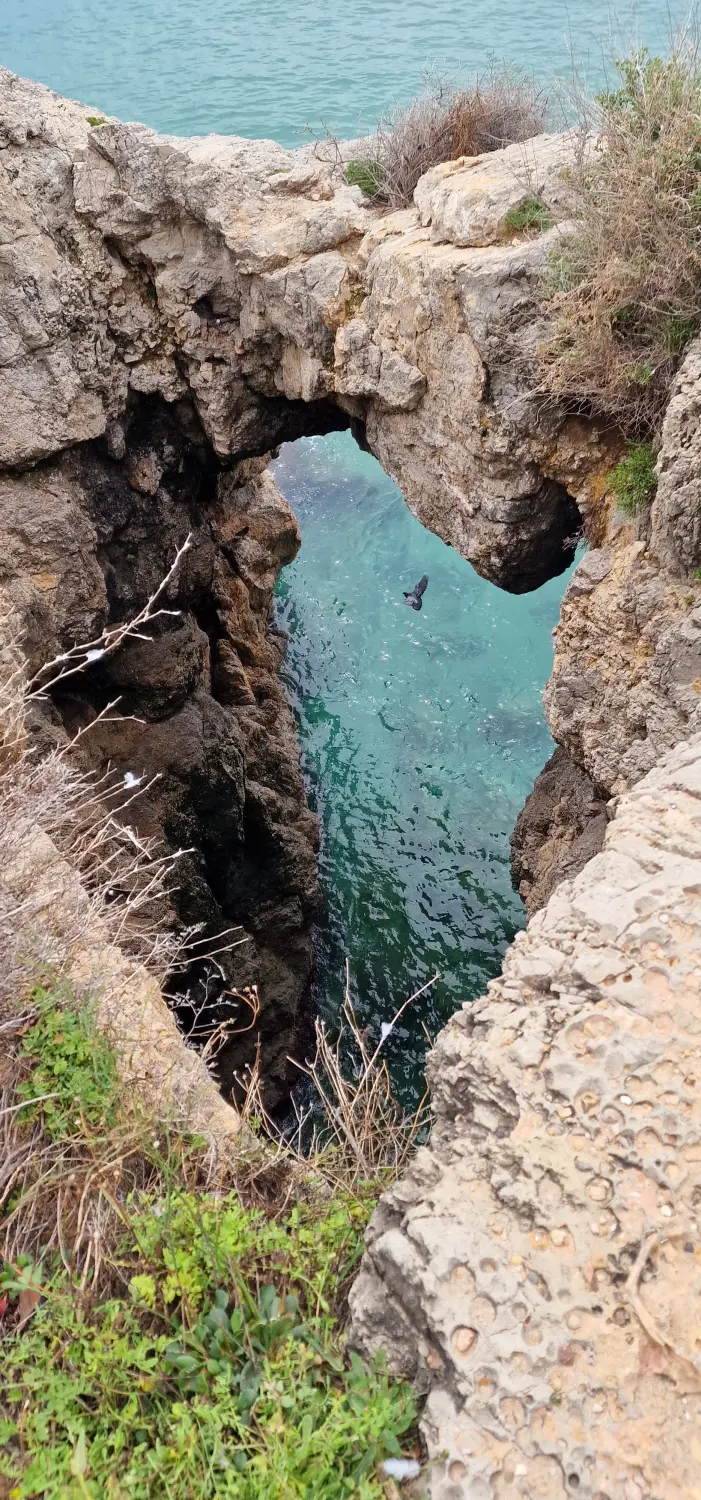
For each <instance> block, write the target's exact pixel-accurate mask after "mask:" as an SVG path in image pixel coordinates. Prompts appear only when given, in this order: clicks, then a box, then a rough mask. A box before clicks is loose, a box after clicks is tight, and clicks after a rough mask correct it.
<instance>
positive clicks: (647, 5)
mask: <svg viewBox="0 0 701 1500" xmlns="http://www.w3.org/2000/svg"><path fill="white" fill-rule="evenodd" d="M685 9H686V8H685V7H684V8H683V7H682V6H680V5H677V4H673V5H672V6H671V11H670V9H669V8H668V7H667V5H666V4H665V3H662V0H641V3H640V4H639V5H638V6H637V8H636V10H635V11H633V10H632V8H630V7H627V6H623V7H618V8H617V12H616V19H615V20H614V19H612V17H613V11H612V9H611V8H610V6H609V5H608V4H607V3H606V0H571V3H570V4H569V5H567V6H565V5H562V4H561V3H560V0H533V3H531V4H530V5H529V6H527V7H524V6H523V5H522V4H521V3H519V0H498V3H495V0H472V3H471V4H468V5H458V4H456V3H455V0H431V3H430V4H429V3H427V0H335V3H333V4H330V3H326V4H322V3H319V0H295V3H294V4H292V3H290V0H256V3H255V4H253V3H251V0H248V3H246V0H168V3H167V4H166V3H165V0H113V3H112V4H110V5H105V4H104V3H103V0H100V3H98V0H0V62H1V63H3V64H4V65H5V66H7V67H10V68H13V69H15V70H16V71H17V72H20V73H24V74H26V75H28V76H30V77H33V78H36V79H39V80H41V81H42V82H44V83H48V84H50V85H51V87H53V88H55V89H58V90H59V91H60V92H61V93H65V94H68V95H70V96H73V97H77V98H81V99H83V100H84V101H85V102H86V103H88V104H90V105H92V106H93V107H94V108H97V109H101V110H105V111H108V112H110V113H114V114H116V115H119V116H121V117H122V118H123V119H139V120H143V121H145V122H146V123H147V124H150V125H153V126H154V127H156V128H157V129H160V130H165V131H172V132H178V133H181V134H195V133H205V132H207V131H222V132H231V133H234V134H239V135H248V136H272V137H274V138H276V139H278V140H280V141H282V142H283V143H284V144H286V145H296V144H299V143H301V142H303V141H304V140H306V139H309V138H310V132H312V133H313V132H315V131H320V130H323V128H324V127H325V126H327V127H329V128H331V129H333V130H334V131H336V132H337V133H339V134H344V135H354V134H357V133H359V132H362V131H364V130H366V129H367V128H368V127H370V126H372V124H373V122H374V120H375V119H376V117H377V115H378V113H379V112H380V111H381V110H382V109H383V108H384V107H386V106H387V104H388V103H389V104H391V103H392V102H395V101H404V100H406V99H408V98H409V97H410V96H411V95H412V94H413V93H414V92H415V91H416V89H417V87H419V86H420V83H421V78H422V74H424V73H425V71H426V69H427V68H429V67H432V66H433V67H434V68H439V69H441V68H443V69H445V68H447V69H449V70H450V71H451V73H452V74H453V75H456V74H459V73H460V70H463V72H464V73H469V72H471V71H472V70H474V69H475V68H481V67H483V66H484V65H485V63H486V62H487V60H488V58H489V56H490V54H495V55H497V56H498V57H500V58H506V59H508V60H510V61H512V62H516V63H520V64H522V65H524V66H526V67H527V68H530V69H532V70H534V71H535V72H536V74H537V75H538V76H539V77H540V78H541V79H542V80H543V81H544V82H545V83H546V84H547V83H549V81H550V80H551V79H552V76H553V74H556V75H560V76H564V75H566V74H567V72H568V54H569V51H570V49H571V50H572V51H573V52H574V55H575V57H576V60H577V63H578V65H579V68H580V70H582V71H583V73H584V74H585V76H586V77H587V79H588V80H589V83H590V85H591V86H592V87H595V86H597V85H600V84H601V81H602V75H603V64H602V56H603V54H604V53H606V52H607V51H609V50H610V47H611V43H612V45H613V50H614V51H615V50H616V49H617V48H618V50H619V51H620V49H621V39H622V38H623V39H624V41H627V40H629V39H630V37H631V35H632V34H633V33H634V32H635V33H636V34H637V36H638V38H639V39H640V40H641V41H644V42H646V43H648V44H649V45H650V46H651V47H653V48H655V47H657V48H659V47H660V46H664V43H665V40H666V38H667V37H668V35H669V30H670V24H671V23H670V15H671V17H672V18H674V17H675V16H678V15H680V14H682V13H683V10H685ZM307 127H310V130H307ZM276 472H277V478H278V483H279V484H280V485H281V487H282V489H283V490H284V491H285V493H286V494H287V495H288V498H289V499H290V501H291V503H292V505H293V507H294V510H295V512H296V514H297V516H298V518H299V521H300V524H301V527H302V534H303V547H302V551H301V553H300V555H299V557H298V559H297V561H296V562H295V563H294V564H293V565H292V566H291V567H290V568H289V569H287V570H286V572H285V574H284V575H283V578H282V579H281V581H280V586H279V612H280V617H281V621H282V623H284V624H285V625H286V627H287V629H288V630H289V632H290V650H289V654H288V659H287V665H286V669H285V672H286V680H287V683H288V686H289V690H290V693H291V695H292V698H293V701H294V703H295V707H296V710H297V713H298V716H299V723H300V733H301V739H302V745H303V752H304V758H305V765H306V768H307V772H308V776H309V782H310V790H311V795H312V798H313V800H314V802H315V803H316V805H317V806H318V808H319V810H320V812H321V813H322V816H323V825H324V842H323V850H322V859H321V873H322V879H323V884H324V889H325V895H326V907H327V916H326V920H325V922H324V924H323V926H322V929H321V931H320V934H319V970H318V998H319V1004H320V1006H321V1007H322V1009H323V1010H324V1011H325V1012H326V1013H327V1014H329V1015H331V1016H333V1015H334V1014H335V1013H336V1011H337V1007H338V1003H339V999H340V996H341V993H342V984H343V972H344V963H345V958H346V956H348V958H349V960H350V963H351V967H352V973H353V982H354V991H355V995H356V998H357V1002H358V1006H359V1010H360V1013H361V1015H362V1018H363V1020H364V1021H368V1022H372V1023H373V1024H374V1027H375V1028H376V1032H375V1034H376V1035H377V1028H379V1025H380V1023H381V1021H382V1020H387V1019H389V1018H390V1017H391V1015H392V1014H393V1012H394V1009H395V1007H396V1006H397V1005H398V1004H399V1003H400V1002H401V1001H402V1000H403V999H404V998H405V997H406V996H407V995H408V994H410V993H411V992H412V991H413V990H414V989H416V988H418V987H419V986H420V985H422V984H424V983H425V982H426V980H427V979H429V978H430V977H431V976H432V974H434V973H435V972H436V971H439V972H440V974H441V978H440V981H439V982H438V983H437V984H436V985H435V987H434V988H433V989H432V990H431V991H430V992H428V994H427V995H425V996H424V997H422V999H421V1001H420V1002H419V1003H418V1004H417V1006H416V1007H415V1010H414V1011H413V1012H408V1013H407V1016H406V1019H405V1021H404V1020H403V1022H402V1023H401V1025H400V1027H399V1028H398V1029H397V1032H396V1033H395V1034H394V1035H393V1036H391V1037H390V1038H389V1040H388V1042H387V1050H388V1054H389V1056H390V1059H391V1062H392V1067H393V1072H394V1075H395V1078H396V1080H397V1082H398V1083H399V1085H400V1088H401V1090H402V1092H403V1093H404V1095H405V1097H407V1098H408V1097H411V1096H412V1095H415V1093H416V1091H417V1090H418V1089H419V1088H420V1086H421V1071H422V1061H423V1053H424V1048H425V1035H424V1030H423V1027H424V1026H426V1027H427V1029H428V1031H429V1032H430V1033H435V1031H436V1030H437V1029H438V1027H439V1025H440V1024H441V1023H442V1021H444V1020H445V1018H446V1017H447V1016H448V1015H449V1014H450V1012H451V1011H452V1010H453V1009H454V1008H455V1007H456V1005H457V1004H459V1002H460V1001H461V1000H465V999H469V998H472V997H474V996H476V995H478V994H479V993H480V992H481V991H482V989H483V987H484V984H485V982H486V980H487V979H488V978H489V977H490V975H492V974H493V973H494V972H495V971H496V970H497V968H498V965H499V959H500V956H501V953H502V952H503V950H504V948H505V946H506V944H507V943H508V942H509V940H510V939H511V937H512V935H513V933H514V930H515V929H516V927H517V926H519V925H520V924H521V923H522V921H523V913H522V909H521V905H520V902H519V901H518V899H517V898H516V897H515V895H514V893H513V892H512V890H511V887H510V882H509V873H508V835H509V832H510V830H511V828H512V826H513V823H514V820H515V818H516V815H517V812H518V810H519V808H520V806H521V804H522V802H523V800H524V797H525V796H526V794H527V792H528V790H529V788H530V786H531V783H532V781H533V778H534V776H535V775H536V773H537V772H538V771H539V770H540V768H541V766H542V764H543V762H544V760H545V759H546V757H547V756H548V754H549V753H550V749H551V745H550V740H549V736H548V733H547V729H546V726H545V724H544V721H543V714H542V704H541V696H542V689H543V685H544V683H545V681H546V679H547V677H548V674H549V671H550V665H551V658H552V644H551V630H552V627H553V625H554V623H555V621H556V619H557V613H558V607H559V600H560V596H561V593H562V588H563V585H564V581H565V580H563V579H559V580H555V581H553V582H552V583H550V584H548V585H547V586H546V587H545V588H544V589H541V590H540V591H539V592H538V593H537V594H534V595H530V596H526V597H521V598H513V597H511V596H509V595H506V594H503V593H500V592H499V591H498V590H497V589H495V588H493V587H492V586H491V585H489V584H487V583H485V582H483V581H482V580H481V579H480V578H478V577H477V576H476V574H475V573H473V571H472V569H471V568H470V567H469V565H468V564H467V563H466V562H465V561H464V560H463V559H462V558H460V557H458V556H457V555H456V554H455V553H454V552H452V551H451V550H450V549H449V548H447V547H445V546H444V545H443V544H442V543H441V542H440V541H438V539H437V538H436V537H434V536H431V535H430V534H428V533H427V532H425V531H423V530H422V528H421V527H420V525H419V524H418V522H417V521H415V520H414V518H413V517H412V516H411V515H410V513H409V511H408V510H407V508H406V506H405V505H404V504H403V501H402V499H401V496H400V494H399V492H398V491H397V489H396V487H395V486H394V485H393V484H392V482H391V481H390V480H389V479H387V478H386V477H385V476H384V475H383V474H382V472H381V470H380V469H379V467H378V465H377V464H376V463H375V462H374V460H372V459H371V458H369V457H368V456H367V455H366V454H363V453H361V452H360V451H359V449H357V448H356V446H355V444H354V443H353V441H352V439H351V438H350V436H348V435H347V434H343V435H341V436H339V435H334V436H332V437H329V438H325V439H312V440H308V441H304V442H301V443H298V444H296V445H295V446H294V447H293V448H288V449H285V450H283V453H282V455H281V457H280V459H279V460H278V463H277V465H276ZM424 572H425V573H428V575H429V579H430V583H429V588H428V592H427V594H426V597H425V601H424V609H423V610H422V612H421V613H420V614H415V613H414V612H413V611H411V610H409V609H407V608H406V607H405V605H404V603H403V600H402V589H403V588H410V587H411V586H412V585H413V584H414V583H415V582H416V580H417V579H418V578H419V577H420V575H421V574H422V573H424Z"/></svg>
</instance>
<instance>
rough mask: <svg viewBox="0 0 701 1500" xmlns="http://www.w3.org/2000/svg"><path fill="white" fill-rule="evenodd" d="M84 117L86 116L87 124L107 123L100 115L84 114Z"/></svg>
mask: <svg viewBox="0 0 701 1500" xmlns="http://www.w3.org/2000/svg"><path fill="white" fill-rule="evenodd" d="M85 118H86V120H87V122H88V125H106V124H107V121H106V120H103V118H102V115H86V116H85Z"/></svg>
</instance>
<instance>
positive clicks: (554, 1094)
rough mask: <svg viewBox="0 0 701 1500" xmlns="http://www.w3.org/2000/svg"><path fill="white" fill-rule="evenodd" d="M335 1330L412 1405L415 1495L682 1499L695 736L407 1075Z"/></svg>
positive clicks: (699, 839) (692, 1465)
mask: <svg viewBox="0 0 701 1500" xmlns="http://www.w3.org/2000/svg"><path fill="white" fill-rule="evenodd" d="M429 1075H430V1081H431V1087H432V1090H433V1102H434V1109H435V1123H434V1126H433V1130H432V1135H431V1139H430V1143H429V1145H428V1146H427V1147H426V1148H424V1149H423V1150H421V1151H420V1152H419V1154H418V1156H417V1158H416V1161H415V1163H414V1165H413V1167H412V1169H411V1171H410V1172H409V1173H408V1174H407V1176H406V1178H405V1179H404V1180H403V1181H402V1182H400V1183H399V1184H398V1185H397V1186H396V1187H395V1188H393V1189H392V1190H391V1191H390V1192H388V1193H386V1194H385V1195H384V1198H383V1199H382V1200H381V1202H380V1205H379V1207H378V1209H377V1211H376V1214H375V1217H374V1219H373V1221H372V1223H371V1225H370V1229H369V1232H368V1252H367V1255H366V1258H365V1261H364V1264H363V1268H362V1269H361V1272H360V1275H359V1277H358V1280H357V1281H356V1284H355V1287H354V1289H353V1292H352V1296H351V1303H352V1311H353V1339H354V1341H355V1343H356V1344H357V1345H359V1346H360V1347H362V1348H363V1349H364V1350H365V1351H367V1352H370V1351H372V1350H376V1349H378V1348H382V1349H384V1350H385V1351H386V1352H387V1354H388V1357H389V1360H390V1363H391V1364H392V1365H393V1366H394V1368H397V1369H402V1370H404V1371H405V1372H406V1373H408V1374H411V1375H413V1376H415V1377H418V1379H419V1383H420V1384H421V1385H422V1386H423V1388H424V1389H425V1390H427V1392H428V1396H427V1406H426V1411H425V1417H424V1424H423V1425H424V1432H425V1435H426V1440H427V1444H428V1449H429V1457H430V1464H429V1474H430V1481H429V1490H430V1494H431V1496H432V1497H433V1500H491V1497H495V1500H496V1497H499V1500H506V1497H507V1496H508V1497H515V1496H523V1497H528V1500H536V1497H538V1500H540V1497H543V1496H545V1497H548V1500H564V1497H565V1496H567V1495H571V1494H573V1493H575V1492H576V1493H577V1495H578V1496H581V1497H583V1500H584V1497H586V1500H594V1497H596V1500H604V1497H607V1500H619V1497H626V1500H642V1497H644V1496H648V1497H650V1500H652V1497H654V1500H681V1497H688V1500H691V1497H694V1496H696V1495H697V1493H698V1489H697V1486H698V1474H699V1460H700V1457H701V1454H700V1450H699V1436H698V1434H699V1431H700V1430H701V1092H700V1090H699V1078H700V1076H701V736H700V735H697V736H695V738H694V739H693V740H691V741H689V742H688V743H683V744H681V745H679V746H678V747H677V748H676V749H675V750H674V751H673V752H671V753H670V754H668V755H667V756H665V757H664V758H663V759H662V760H661V762H660V764H659V766H657V767H656V769H655V770H654V771H652V772H651V773H649V774H648V775H647V776H646V777H645V778H644V779H643V780H642V781H640V782H639V784H638V785H637V786H636V788H635V789H634V790H633V791H632V792H629V793H628V794H627V795H626V796H624V797H623V798H622V799H621V800H620V802H619V805H618V808H617V811H616V816H615V818H614V820H613V822H612V823H611V824H610V826H609V829H608V833H607V837H606V843H605V847H604V849H603V851H602V853H600V854H598V855H597V856H596V857H595V858H594V859H593V860H591V861H590V863H589V864H588V865H587V866H586V868H585V869H584V870H583V871H582V872H581V874H579V875H578V876H577V877H576V879H574V880H572V881H564V882H563V883H562V884H561V885H560V886H559V887H558V889H557V891H556V892H555V894H554V895H553V896H552V897H551V899H550V901H549V903H548V905H547V906H546V907H545V909H544V910H542V911H540V912H539V913H538V914H537V915H536V916H535V917H533V918H532V919H531V922H530V925H529V928H528V931H527V933H526V932H524V933H520V934H518V936H517V938H516V940H515V942H514V944H513V946H512V948H511V949H510V950H509V952H508V953H507V955H506V959H505V961H504V968H503V973H502V975H501V976H500V978H499V979H496V980H494V981H493V982H492V983H491V984H490V985H489V987H488V993H487V995H486V996H485V997H484V998H483V999H481V1000H479V1001H477V1002H475V1003H474V1004H471V1005H466V1006H465V1007H464V1008H463V1010H462V1011H461V1012H459V1013H458V1014H457V1015H456V1016H455V1017H454V1018H453V1020H452V1021H451V1022H450V1023H449V1024H448V1026H447V1027H446V1028H445V1030H444V1031H443V1032H442V1033H441V1035H440V1037H439V1038H438V1041H437V1043H436V1046H435V1048H434V1050H433V1053H432V1055H431V1058H430V1064H429Z"/></svg>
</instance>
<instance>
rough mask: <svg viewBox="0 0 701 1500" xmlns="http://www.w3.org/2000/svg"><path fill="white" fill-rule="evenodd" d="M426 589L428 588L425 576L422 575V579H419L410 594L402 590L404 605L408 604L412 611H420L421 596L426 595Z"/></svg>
mask: <svg viewBox="0 0 701 1500" xmlns="http://www.w3.org/2000/svg"><path fill="white" fill-rule="evenodd" d="M427 587H428V578H427V577H426V574H425V573H424V576H423V578H420V579H419V581H418V583H417V584H416V586H415V588H413V589H412V590H411V593H410V594H408V593H407V591H406V589H404V591H403V592H404V603H405V604H410V605H411V608H412V609H421V608H422V603H421V596H422V594H425V593H426V589H427Z"/></svg>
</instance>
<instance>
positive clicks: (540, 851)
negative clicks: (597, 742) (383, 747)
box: [511, 745, 609, 916]
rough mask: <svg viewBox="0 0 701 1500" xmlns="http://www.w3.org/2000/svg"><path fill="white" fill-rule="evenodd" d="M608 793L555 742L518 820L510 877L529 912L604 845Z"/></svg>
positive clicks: (544, 902) (536, 908)
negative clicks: (555, 746) (554, 747)
mask: <svg viewBox="0 0 701 1500" xmlns="http://www.w3.org/2000/svg"><path fill="white" fill-rule="evenodd" d="M608 800H609V793H608V792H607V791H606V790H605V788H604V787H601V786H598V785H597V784H596V782H594V781H592V779H591V777H590V776H588V775H587V773H586V771H584V770H583V769H582V767H581V766H578V765H577V763H576V761H574V760H573V759H572V757H571V756H570V755H568V754H567V751H566V750H564V749H563V748H562V746H561V745H558V747H557V749H556V750H555V752H554V754H553V755H551V757H550V760H549V761H548V762H547V763H546V765H545V766H544V767H543V770H542V771H541V773H540V775H539V776H537V777H536V779H535V783H534V786H533V791H532V792H531V793H530V795H529V796H528V798H527V799H526V803H525V806H524V807H523V809H522V811H521V812H520V813H519V815H518V818H517V820H516V827H515V828H514V831H513V833H512V835H511V878H512V882H513V886H514V890H517V891H518V893H519V895H520V896H521V899H522V901H523V902H524V905H525V907H526V911H527V912H528V914H529V916H530V915H531V914H532V913H533V912H534V911H538V910H539V908H540V907H541V906H545V904H546V902H547V901H548V900H549V898H550V896H551V895H552V893H553V891H554V889H555V887H556V885H559V883H560V881H561V880H571V879H572V878H573V877H574V876H575V875H578V874H579V871H580V870H583V869H584V866H585V864H586V863H587V861H588V860H590V859H593V857H594V855H595V854H598V853H599V850H600V849H601V848H602V847H603V842H604V834H605V832H606V825H607V816H606V803H607V802H608Z"/></svg>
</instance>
